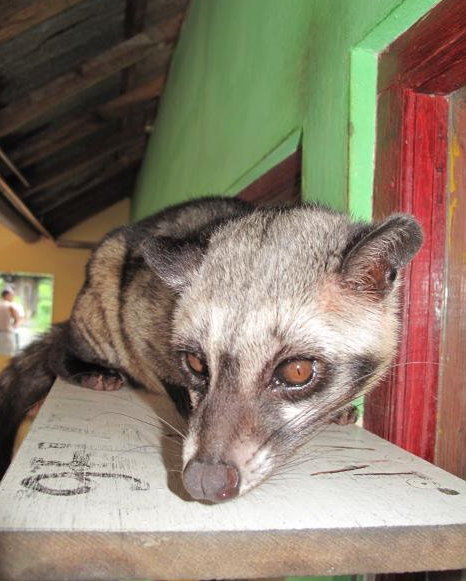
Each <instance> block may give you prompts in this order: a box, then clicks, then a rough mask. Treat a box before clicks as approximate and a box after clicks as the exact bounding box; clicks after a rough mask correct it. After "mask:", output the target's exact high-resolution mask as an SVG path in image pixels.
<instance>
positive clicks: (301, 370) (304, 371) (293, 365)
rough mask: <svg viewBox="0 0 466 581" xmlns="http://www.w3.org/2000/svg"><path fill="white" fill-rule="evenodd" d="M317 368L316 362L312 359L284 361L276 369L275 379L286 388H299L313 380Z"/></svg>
mask: <svg viewBox="0 0 466 581" xmlns="http://www.w3.org/2000/svg"><path fill="white" fill-rule="evenodd" d="M315 366H316V362H315V361H314V360H312V359H292V360H288V361H284V362H283V363H281V364H280V365H279V366H278V367H277V368H276V369H275V374H274V378H275V379H276V380H278V381H279V382H280V383H282V384H285V385H286V386H289V387H299V386H301V385H305V384H307V383H309V382H310V381H311V380H312V379H313V377H314V375H315Z"/></svg>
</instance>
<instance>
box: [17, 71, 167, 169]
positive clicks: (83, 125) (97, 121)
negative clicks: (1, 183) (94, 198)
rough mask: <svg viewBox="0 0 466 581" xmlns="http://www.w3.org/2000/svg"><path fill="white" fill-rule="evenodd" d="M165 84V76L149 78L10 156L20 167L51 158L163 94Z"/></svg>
mask: <svg viewBox="0 0 466 581" xmlns="http://www.w3.org/2000/svg"><path fill="white" fill-rule="evenodd" d="M164 83H165V76H164V75H161V76H159V77H156V78H154V79H150V80H149V81H147V82H145V83H143V84H141V85H139V86H137V87H135V88H134V89H132V90H130V91H128V92H127V93H124V94H123V95H120V96H119V97H115V98H114V99H111V100H110V101H108V102H107V103H104V104H102V105H100V106H98V107H97V108H96V109H95V110H94V111H92V112H90V113H86V114H84V115H81V116H79V117H78V118H76V119H73V120H72V121H69V122H68V123H65V124H63V125H62V126H61V127H59V128H58V129H54V130H51V131H47V132H45V133H43V134H40V135H39V136H38V137H36V138H33V139H30V140H28V141H27V142H25V143H24V144H22V145H20V146H19V147H18V148H17V149H15V150H13V151H11V152H10V157H11V159H13V160H14V161H15V162H16V163H17V164H19V165H20V166H21V167H27V166H29V165H31V164H33V163H36V162H38V161H40V160H41V159H44V158H46V157H49V156H51V155H52V154H54V153H57V152H58V151H60V150H61V149H64V148H66V147H68V146H70V145H72V144H74V143H76V142H78V141H80V140H81V139H84V138H85V137H88V136H89V135H92V134H93V133H97V132H98V131H100V130H102V129H104V128H105V127H106V125H108V122H107V120H108V119H116V118H119V117H121V116H124V115H126V114H127V113H128V111H129V110H131V109H132V108H134V107H139V106H140V105H141V104H143V103H147V102H148V101H151V100H153V99H155V98H156V97H158V96H159V95H160V94H161V93H162V90H163V86H164Z"/></svg>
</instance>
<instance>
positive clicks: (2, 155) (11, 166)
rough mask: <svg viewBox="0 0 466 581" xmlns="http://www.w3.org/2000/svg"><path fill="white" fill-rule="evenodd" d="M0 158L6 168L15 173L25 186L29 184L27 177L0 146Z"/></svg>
mask: <svg viewBox="0 0 466 581" xmlns="http://www.w3.org/2000/svg"><path fill="white" fill-rule="evenodd" d="M0 159H1V160H2V161H3V163H4V164H5V165H6V166H7V168H8V169H9V170H10V171H11V172H12V173H14V174H15V176H16V177H17V178H18V179H19V181H20V182H21V183H22V184H23V185H24V186H26V187H27V188H28V187H29V186H30V185H31V184H30V183H29V182H28V181H27V179H26V178H25V177H24V176H23V174H22V173H21V171H20V170H19V169H18V168H17V167H16V165H15V164H14V163H13V162H12V161H11V159H10V158H9V157H8V155H7V154H6V153H5V152H4V151H3V149H2V148H1V147H0Z"/></svg>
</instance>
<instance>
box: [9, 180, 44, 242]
mask: <svg viewBox="0 0 466 581" xmlns="http://www.w3.org/2000/svg"><path fill="white" fill-rule="evenodd" d="M0 191H1V192H2V194H3V195H4V197H5V198H6V199H7V200H8V201H9V202H10V204H11V205H12V206H14V207H15V208H16V210H17V211H18V212H19V213H20V214H21V215H22V216H23V218H25V219H26V221H27V222H29V224H30V225H31V226H32V227H33V228H35V229H36V230H38V231H39V232H40V233H41V234H42V235H43V236H45V237H46V238H52V235H51V234H50V232H48V230H46V228H45V227H44V226H43V224H42V223H41V222H39V220H38V219H37V218H36V217H35V216H34V214H33V213H32V212H31V210H30V209H29V208H28V207H27V206H26V204H25V203H24V202H23V201H22V200H21V198H20V197H19V196H18V194H17V193H16V192H15V191H14V190H13V189H12V188H11V187H10V186H9V185H8V184H7V182H6V181H5V180H4V179H3V178H2V177H0Z"/></svg>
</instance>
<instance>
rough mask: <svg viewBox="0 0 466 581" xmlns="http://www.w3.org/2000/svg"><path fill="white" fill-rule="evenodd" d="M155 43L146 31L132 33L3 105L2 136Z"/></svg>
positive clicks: (137, 58)
mask: <svg viewBox="0 0 466 581" xmlns="http://www.w3.org/2000/svg"><path fill="white" fill-rule="evenodd" d="M153 46H154V43H153V41H152V40H151V39H150V38H149V37H148V36H146V35H145V34H138V35H136V36H133V37H132V38H129V39H128V40H125V41H123V42H121V43H120V44H117V45H115V46H114V47H112V48H111V49H109V50H108V51H105V52H104V53H103V54H101V55H99V56H97V57H95V58H93V59H90V60H88V61H86V62H84V63H81V65H80V66H79V67H78V69H77V70H75V71H72V72H69V73H66V74H64V75H62V76H60V77H58V78H57V79H55V80H53V81H51V82H50V83H48V84H46V85H44V86H42V87H40V88H38V89H35V90H34V91H32V92H31V93H30V94H29V95H28V96H27V97H26V98H24V99H21V100H19V101H18V102H16V103H12V104H10V105H8V106H7V107H4V108H3V109H2V110H1V111H0V137H3V136H5V135H8V134H9V133H12V132H14V131H16V130H18V129H20V128H21V127H23V126H24V125H26V124H27V123H29V122H30V121H32V120H33V119H37V118H39V117H41V116H43V115H45V114H46V113H47V112H48V111H50V110H51V109H53V108H54V107H56V106H57V105H59V104H61V103H63V102H65V101H67V100H68V99H70V98H71V97H73V96H75V95H76V94H77V93H79V92H80V91H84V90H85V89H88V88H90V87H92V86H94V85H96V84H97V83H99V82H101V81H102V80H103V79H106V78H108V77H110V76H112V75H113V74H115V73H117V72H119V71H121V70H123V69H124V68H126V67H129V66H130V65H132V64H134V63H136V62H138V61H140V60H141V59H143V58H144V57H146V56H147V54H148V52H149V50H150V49H151V48H153Z"/></svg>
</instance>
